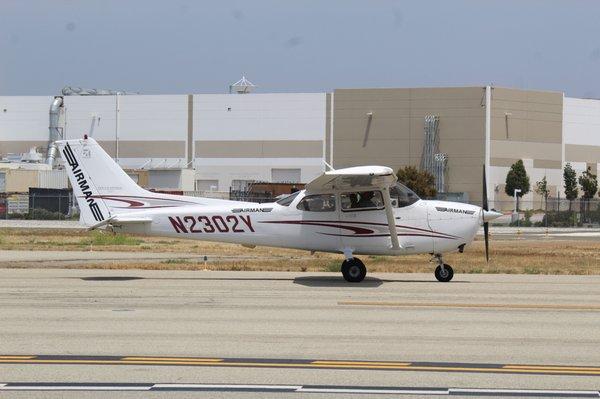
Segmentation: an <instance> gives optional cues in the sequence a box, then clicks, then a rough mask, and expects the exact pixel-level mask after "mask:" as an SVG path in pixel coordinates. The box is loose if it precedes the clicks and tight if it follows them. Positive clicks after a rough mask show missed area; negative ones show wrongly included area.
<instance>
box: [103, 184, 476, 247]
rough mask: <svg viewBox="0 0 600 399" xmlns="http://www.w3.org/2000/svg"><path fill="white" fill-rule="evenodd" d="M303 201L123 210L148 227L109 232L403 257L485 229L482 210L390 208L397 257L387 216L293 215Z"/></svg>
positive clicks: (419, 205)
mask: <svg viewBox="0 0 600 399" xmlns="http://www.w3.org/2000/svg"><path fill="white" fill-rule="evenodd" d="M303 197H304V192H301V193H300V194H299V195H297V197H296V198H295V199H294V201H293V202H291V203H290V204H289V205H287V206H283V205H279V204H278V203H265V204H257V203H248V202H235V201H211V203H210V204H202V205H195V204H193V203H191V202H190V204H189V205H183V206H169V207H162V208H161V207H158V208H152V209H144V208H141V209H123V213H121V214H122V215H134V216H135V217H138V218H147V219H151V222H147V223H133V224H131V223H124V224H122V225H119V224H118V223H115V224H113V229H114V230H115V231H121V232H130V233H137V234H145V235H155V236H168V237H177V238H187V239H196V240H204V241H218V242H226V243H236V244H242V245H247V246H271V247H284V248H295V249H304V250H309V251H323V252H334V253H344V252H346V251H348V250H350V251H351V252H352V253H354V254H372V255H402V254H415V253H433V254H438V253H439V254H441V253H444V252H449V251H456V250H458V249H459V247H461V246H463V247H464V245H466V244H469V243H470V242H471V241H472V240H473V238H474V237H475V234H476V233H477V230H478V228H479V225H480V223H481V221H482V209H481V208H480V207H477V206H473V205H468V204H463V203H454V202H444V201H424V200H419V201H417V202H415V203H413V204H411V205H408V206H405V207H400V208H394V209H393V213H394V218H395V220H396V229H397V234H398V239H399V243H400V247H401V248H400V249H399V250H398V249H393V248H392V246H391V240H390V229H389V225H388V222H387V219H386V213H385V210H383V209H375V210H351V211H343V210H341V206H340V198H339V195H338V196H336V202H337V206H336V207H335V210H334V211H328V212H310V211H306V210H301V209H298V208H297V205H298V203H299V201H301V200H302V198H303ZM181 198H186V197H181ZM190 200H192V199H191V198H190ZM193 200H194V201H196V200H197V199H193ZM109 201H110V200H109Z"/></svg>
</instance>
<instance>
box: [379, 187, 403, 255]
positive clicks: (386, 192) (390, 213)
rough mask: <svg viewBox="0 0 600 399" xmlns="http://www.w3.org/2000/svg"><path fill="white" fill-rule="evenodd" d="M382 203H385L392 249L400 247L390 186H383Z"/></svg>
mask: <svg viewBox="0 0 600 399" xmlns="http://www.w3.org/2000/svg"><path fill="white" fill-rule="evenodd" d="M381 191H382V192H383V204H384V205H385V215H386V216H387V221H388V226H389V228H390V238H391V240H392V248H393V249H402V246H401V245H400V242H398V232H397V231H396V219H395V218H394V209H393V208H392V199H391V198H390V188H389V187H383V188H382V190H381Z"/></svg>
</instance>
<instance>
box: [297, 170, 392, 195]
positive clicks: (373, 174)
mask: <svg viewBox="0 0 600 399" xmlns="http://www.w3.org/2000/svg"><path fill="white" fill-rule="evenodd" d="M396 180H397V178H396V175H395V174H394V171H393V170H392V169H391V168H388V167H386V166H356V167H353V168H345V169H337V170H330V171H328V172H325V173H323V174H322V175H321V176H319V177H317V178H316V179H314V180H312V181H311V182H310V183H308V184H307V185H306V191H307V193H311V194H312V193H319V192H324V191H328V192H331V191H332V190H333V191H346V190H356V189H362V188H365V189H369V188H371V189H375V188H379V189H382V188H384V187H390V186H392V185H394V183H396Z"/></svg>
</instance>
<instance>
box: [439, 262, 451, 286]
mask: <svg viewBox="0 0 600 399" xmlns="http://www.w3.org/2000/svg"><path fill="white" fill-rule="evenodd" d="M452 277H454V270H452V266H450V265H447V264H445V263H444V268H442V266H438V267H436V268H435V278H437V280H438V281H441V282H442V283H447V282H448V281H450V280H452Z"/></svg>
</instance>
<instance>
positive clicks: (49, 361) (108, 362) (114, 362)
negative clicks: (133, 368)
mask: <svg viewBox="0 0 600 399" xmlns="http://www.w3.org/2000/svg"><path fill="white" fill-rule="evenodd" d="M0 363H28V364H98V365H104V364H105V365H118V364H138V365H157V366H158V365H163V366H169V365H183V366H212V365H215V366H216V365H219V364H221V363H218V362H191V361H169V362H166V361H150V360H76V359H75V360H61V359H29V360H27V359H12V360H11V359H0Z"/></svg>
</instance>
